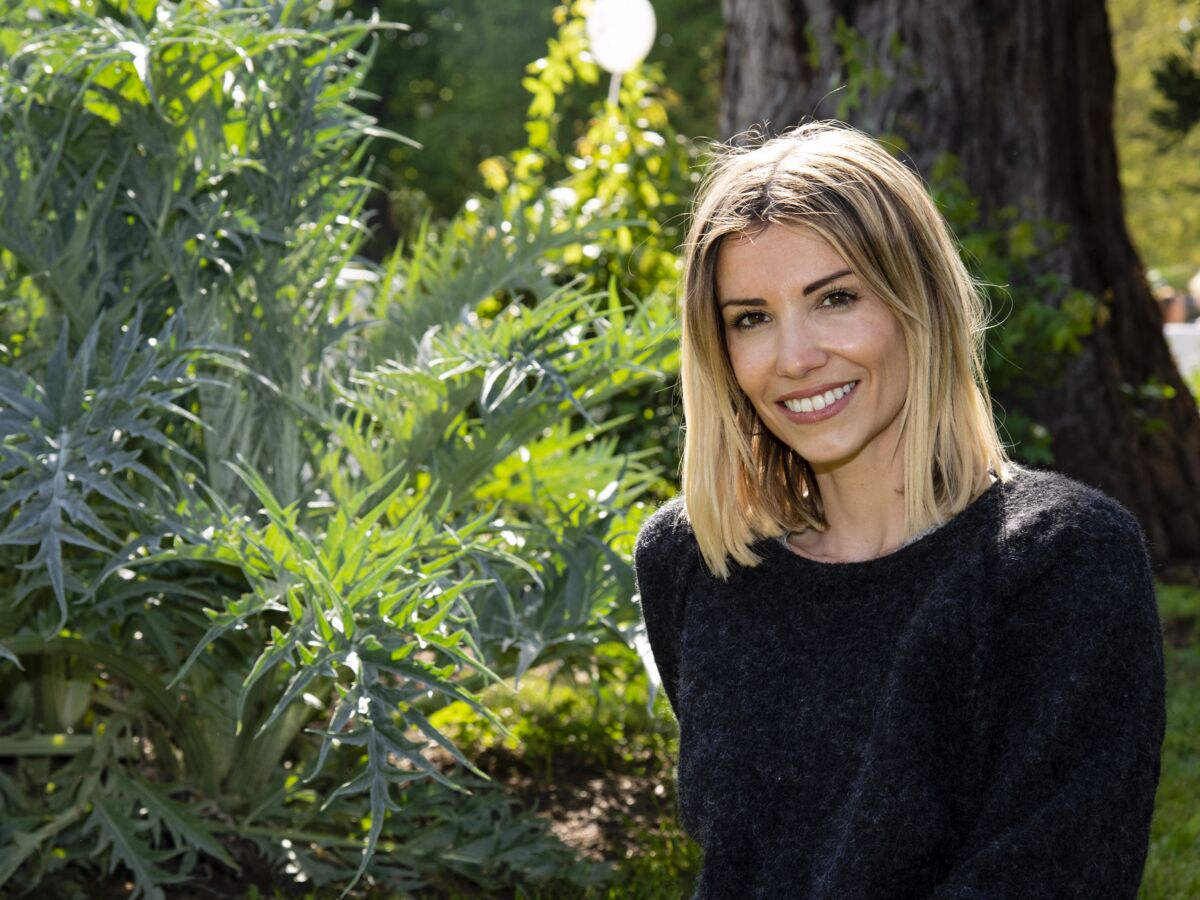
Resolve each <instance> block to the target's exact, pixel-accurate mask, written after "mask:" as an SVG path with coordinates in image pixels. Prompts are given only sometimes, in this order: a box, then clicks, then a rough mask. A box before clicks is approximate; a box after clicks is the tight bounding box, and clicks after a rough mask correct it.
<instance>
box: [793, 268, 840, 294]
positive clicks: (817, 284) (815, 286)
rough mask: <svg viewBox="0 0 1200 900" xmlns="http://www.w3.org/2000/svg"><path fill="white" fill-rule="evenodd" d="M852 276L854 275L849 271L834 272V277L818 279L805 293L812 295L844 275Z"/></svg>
mask: <svg viewBox="0 0 1200 900" xmlns="http://www.w3.org/2000/svg"><path fill="white" fill-rule="evenodd" d="M850 274H852V273H851V272H850V270H849V269H842V270H841V271H840V272H834V273H833V274H832V275H826V276H825V277H824V278H818V279H817V280H816V281H814V282H813V283H812V284H810V285H809V286H808V287H806V288H805V289H804V293H805V294H811V293H812V292H813V291H815V290H817V289H818V288H823V287H825V285H827V284H829V282H831V281H833V280H834V279H837V278H841V277H842V276H843V275H850Z"/></svg>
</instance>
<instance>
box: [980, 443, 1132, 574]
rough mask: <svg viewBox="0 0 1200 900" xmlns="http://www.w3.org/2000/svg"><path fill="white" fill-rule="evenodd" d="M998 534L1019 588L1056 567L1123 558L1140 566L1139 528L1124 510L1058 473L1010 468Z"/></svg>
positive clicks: (1005, 564) (1099, 492)
mask: <svg viewBox="0 0 1200 900" xmlns="http://www.w3.org/2000/svg"><path fill="white" fill-rule="evenodd" d="M1010 469H1011V473H1012V476H1013V477H1012V479H1011V480H1010V481H1009V483H1008V484H1007V485H1006V488H1007V489H1006V491H1005V494H1004V497H1005V500H1004V505H1003V510H1004V511H1003V521H1002V528H1001V534H1000V540H1001V542H1002V544H1003V547H1002V559H1003V565H1002V568H1003V569H1006V570H1007V572H1008V574H1009V575H1010V576H1011V577H1012V578H1013V579H1014V580H1015V581H1017V582H1023V581H1027V580H1028V579H1030V578H1032V577H1036V576H1037V575H1038V574H1040V573H1041V572H1043V571H1045V570H1046V569H1047V568H1050V567H1053V566H1058V565H1063V564H1066V565H1087V564H1088V563H1090V562H1091V561H1094V560H1097V559H1099V558H1101V557H1103V556H1106V555H1107V556H1111V555H1114V554H1116V555H1119V556H1121V557H1123V558H1125V559H1127V560H1130V561H1131V562H1139V563H1140V562H1141V560H1143V559H1144V558H1145V557H1146V555H1147V553H1146V541H1145V534H1144V532H1143V531H1142V528H1141V525H1139V524H1138V521H1137V519H1136V518H1135V517H1134V515H1133V513H1131V512H1130V511H1129V510H1128V509H1127V508H1126V507H1125V505H1124V504H1122V503H1121V502H1120V501H1119V500H1117V499H1115V498H1114V497H1112V496H1110V495H1109V494H1107V493H1105V492H1104V491H1102V490H1100V489H1098V488H1095V487H1092V486H1091V485H1088V484H1084V483H1083V482H1081V481H1078V480H1076V479H1074V478H1071V477H1069V476H1067V475H1063V474H1062V473H1060V472H1052V471H1049V470H1044V469H1035V468H1032V467H1029V466H1024V465H1012V466H1010Z"/></svg>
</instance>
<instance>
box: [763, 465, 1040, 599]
mask: <svg viewBox="0 0 1200 900" xmlns="http://www.w3.org/2000/svg"><path fill="white" fill-rule="evenodd" d="M1006 468H1007V469H1008V472H1009V480H1008V481H1007V482H1005V481H1001V480H1000V479H998V478H997V479H996V480H995V481H994V482H992V483H991V484H990V485H989V486H988V487H987V488H985V489H984V491H983V493H981V494H980V495H979V496H978V497H976V498H975V499H974V500H972V501H971V502H970V503H968V504H967V505H966V506H965V507H963V509H962V510H960V511H959V512H958V513H957V514H956V515H954V516H952V517H951V518H950V519H948V520H946V521H945V522H943V523H942V524H941V525H938V526H937V527H935V528H933V529H932V530H929V531H926V532H924V533H923V534H921V535H918V536H917V537H916V538H915V539H913V540H910V541H908V542H907V543H905V544H902V545H901V546H899V547H897V548H896V549H895V550H893V551H891V552H890V553H885V554H884V555H883V556H876V557H874V558H873V559H864V560H854V561H848V562H830V561H826V560H817V559H812V558H811V557H808V556H801V555H800V554H799V553H796V552H795V551H794V550H792V549H791V548H790V547H788V546H787V545H786V544H785V543H784V542H783V541H782V540H780V538H779V537H778V536H775V537H770V538H765V539H763V540H760V541H759V542H758V546H757V547H756V548H755V549H756V550H757V551H758V552H759V554H760V555H761V556H763V557H764V558H765V557H771V558H775V559H779V560H782V561H783V564H784V565H792V566H796V567H798V568H800V569H802V570H805V571H806V573H808V574H829V575H833V576H835V577H836V576H848V575H860V574H862V575H865V574H872V575H874V574H877V573H878V572H881V571H884V570H886V569H889V568H891V567H892V566H903V565H911V564H912V562H913V561H914V560H919V559H921V558H922V557H924V556H927V555H928V554H930V553H931V552H933V551H934V550H936V549H937V548H938V547H940V546H942V545H943V544H945V543H946V542H948V541H953V540H954V539H955V537H956V536H958V535H960V534H961V533H962V532H963V531H964V530H966V529H967V528H968V527H969V526H970V525H971V523H972V522H973V521H975V520H976V519H978V518H979V517H980V516H982V515H984V514H985V512H986V510H987V508H988V507H989V506H990V505H991V503H992V500H993V498H995V497H998V496H999V495H1000V493H1001V492H1002V491H1003V489H1004V487H1005V485H1006V484H1011V483H1012V482H1013V480H1014V479H1016V478H1020V477H1021V473H1022V469H1021V467H1020V466H1018V465H1016V464H1015V463H1012V462H1009V463H1007V465H1006Z"/></svg>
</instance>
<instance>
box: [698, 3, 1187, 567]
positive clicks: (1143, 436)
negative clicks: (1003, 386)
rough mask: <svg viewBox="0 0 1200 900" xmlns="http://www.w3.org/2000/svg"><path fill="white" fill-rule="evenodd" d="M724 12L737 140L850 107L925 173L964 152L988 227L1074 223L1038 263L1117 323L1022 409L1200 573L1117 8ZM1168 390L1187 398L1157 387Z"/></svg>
mask: <svg viewBox="0 0 1200 900" xmlns="http://www.w3.org/2000/svg"><path fill="white" fill-rule="evenodd" d="M723 11H724V15H725V22H726V45H725V71H724V85H723V87H724V91H723V96H722V105H721V129H722V131H723V133H724V134H725V136H726V137H729V136H733V135H735V134H737V133H738V132H740V131H742V130H744V129H746V128H748V127H750V126H752V125H754V124H757V123H763V122H766V123H769V125H768V127H769V128H770V129H771V130H773V131H777V130H780V129H781V128H782V127H784V126H786V125H790V124H795V123H798V122H800V121H803V120H805V119H808V118H832V117H834V115H835V111H837V110H838V104H839V103H841V104H843V109H842V111H843V113H848V114H847V115H846V118H847V119H848V120H849V121H850V122H851V123H852V124H854V125H857V126H858V127H860V128H863V129H864V130H866V131H868V132H871V133H873V134H876V135H879V134H890V135H895V136H897V137H899V138H901V139H902V140H903V141H904V142H905V146H906V150H907V153H908V156H909V157H910V159H911V160H912V162H913V163H914V164H915V165H916V166H917V168H918V170H920V171H921V172H923V173H928V172H929V170H930V164H931V162H932V160H933V159H934V158H935V157H936V156H937V155H938V154H939V153H941V152H944V151H949V152H951V153H954V154H955V155H957V156H958V157H959V158H960V159H961V161H962V164H963V175H964V177H965V179H966V182H967V184H968V186H969V187H970V189H971V191H972V192H973V193H974V194H975V196H976V197H977V198H978V203H979V207H980V212H981V214H982V216H983V217H984V219H985V220H986V217H987V216H988V215H989V214H991V213H993V212H994V211H996V210H998V209H1000V208H1002V207H1005V206H1014V205H1015V206H1016V207H1017V208H1018V210H1019V211H1020V212H1021V214H1022V216H1023V217H1028V218H1030V219H1049V220H1052V221H1054V222H1059V223H1062V224H1064V225H1066V226H1067V227H1068V233H1067V238H1066V240H1065V242H1064V243H1063V244H1062V245H1060V246H1059V247H1057V248H1056V249H1054V250H1053V251H1051V252H1048V253H1046V254H1045V255H1044V256H1043V257H1042V258H1041V259H1040V260H1039V263H1038V265H1039V266H1040V267H1041V271H1042V272H1053V273H1056V274H1058V275H1059V276H1060V277H1062V278H1064V279H1066V281H1067V282H1068V283H1069V284H1071V285H1073V286H1075V287H1078V288H1082V289H1083V290H1086V291H1088V292H1089V293H1091V294H1092V295H1093V296H1095V297H1096V298H1098V299H1099V300H1100V301H1101V303H1102V304H1103V307H1104V310H1105V313H1104V314H1102V315H1101V316H1100V317H1099V320H1098V324H1097V327H1096V328H1095V330H1094V332H1093V333H1092V334H1091V335H1090V336H1089V337H1088V338H1087V339H1086V340H1085V342H1084V349H1083V352H1082V353H1081V354H1080V355H1079V356H1077V357H1075V358H1073V359H1072V360H1071V361H1070V362H1069V364H1068V367H1067V370H1066V373H1065V374H1064V376H1063V378H1062V380H1061V383H1059V384H1056V385H1047V386H1045V388H1043V389H1041V391H1040V393H1039V396H1038V397H1037V399H1036V401H1035V402H1034V405H1033V408H1029V409H1023V410H1022V412H1025V413H1026V414H1028V415H1031V416H1032V417H1033V418H1035V419H1036V420H1037V421H1039V422H1041V423H1042V424H1043V425H1045V426H1046V427H1047V428H1048V429H1049V431H1050V433H1051V434H1052V435H1053V443H1052V446H1051V449H1052V451H1053V453H1054V456H1055V462H1054V467H1055V468H1057V469H1059V470H1061V471H1063V472H1065V473H1066V474H1068V475H1071V476H1073V477H1076V478H1078V479H1080V480H1082V481H1084V482H1087V483H1090V484H1093V485H1095V486H1097V487H1099V488H1101V489H1103V490H1104V491H1106V492H1108V493H1109V494H1111V495H1113V496H1115V497H1116V498H1118V499H1119V500H1121V501H1122V502H1123V503H1125V505H1126V506H1128V507H1129V508H1130V509H1131V510H1132V511H1133V512H1134V514H1135V515H1136V516H1137V517H1138V519H1139V520H1140V521H1141V523H1142V525H1143V527H1144V528H1145V530H1146V533H1147V536H1148V538H1149V541H1150V546H1151V551H1152V553H1153V555H1154V557H1155V559H1156V560H1157V561H1158V562H1160V563H1164V562H1170V563H1178V562H1185V563H1192V564H1195V563H1196V562H1198V561H1200V415H1197V410H1196V403H1195V401H1194V400H1193V399H1192V397H1191V395H1190V393H1189V392H1188V389H1187V387H1186V386H1185V385H1184V384H1183V382H1182V380H1181V378H1180V376H1179V373H1178V371H1177V369H1176V367H1175V365H1174V362H1173V361H1172V359H1171V356H1170V353H1169V351H1168V349H1167V345H1166V341H1165V339H1164V338H1163V332H1162V318H1161V314H1160V312H1159V310H1158V306H1157V304H1156V303H1155V301H1154V299H1153V297H1152V296H1151V294H1150V289H1149V287H1148V285H1147V283H1146V279H1145V277H1144V275H1143V269H1142V266H1141V263H1140V261H1139V259H1138V256H1137V253H1136V251H1135V250H1134V248H1133V244H1132V242H1131V241H1130V239H1129V235H1128V233H1127V232H1126V229H1125V219H1124V212H1123V204H1122V199H1121V187H1120V183H1119V181H1118V177H1117V156H1116V147H1115V142H1114V138H1113V128H1112V116H1113V83H1114V79H1115V68H1114V65H1113V57H1112V49H1111V36H1110V33H1109V27H1108V18H1107V14H1106V12H1105V8H1104V2H1103V0H1055V2H1052V3H1047V2H1045V0H945V2H939V3H933V2H928V0H924V2H923V0H840V2H839V0H723ZM839 18H841V19H842V20H843V21H844V22H845V24H847V25H849V26H850V27H851V28H853V29H854V31H855V32H856V33H857V39H856V40H857V41H860V43H854V44H853V46H851V47H850V52H851V55H854V56H857V57H858V58H859V59H860V60H863V61H865V62H866V64H867V66H868V67H873V68H874V70H875V72H876V74H877V75H879V76H880V77H881V80H882V82H883V83H882V85H881V86H880V87H879V88H878V89H877V90H875V91H874V92H871V91H868V90H862V91H860V94H861V96H860V97H859V98H858V99H859V102H858V103H857V105H855V104H854V91H853V90H852V89H853V88H854V87H855V86H856V85H857V86H862V84H863V83H864V82H863V79H862V78H861V77H854V76H851V77H850V78H849V79H848V78H847V74H846V73H847V72H848V71H850V69H849V67H848V66H847V65H846V64H845V52H844V51H845V50H846V49H847V46H848V45H847V43H846V38H845V35H846V34H847V33H848V32H846V31H844V30H843V31H842V39H841V46H840V47H839V45H838V41H837V40H836V39H835V33H836V26H835V23H836V22H837V20H838V19H839ZM839 49H840V50H841V51H843V52H841V53H839V52H838V51H839ZM814 50H815V53H814ZM846 84H849V86H850V89H845V88H843V89H841V90H839V89H838V88H839V86H842V85H846ZM1050 299H1051V300H1052V302H1053V299H1054V298H1050ZM1152 381H1157V382H1158V383H1159V384H1161V385H1166V386H1169V387H1171V388H1173V389H1174V391H1175V396H1174V398H1173V399H1155V398H1154V397H1153V396H1152V394H1153V393H1154V392H1153V391H1142V392H1139V388H1141V387H1142V386H1143V385H1147V384H1148V383H1152Z"/></svg>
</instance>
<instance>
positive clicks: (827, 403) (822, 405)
mask: <svg viewBox="0 0 1200 900" xmlns="http://www.w3.org/2000/svg"><path fill="white" fill-rule="evenodd" d="M856 387H858V382H857V381H848V382H846V383H845V384H843V385H840V386H838V387H835V388H832V389H830V390H827V391H825V392H824V393H821V394H813V395H810V396H808V397H803V398H793V399H788V400H780V401H778V402H777V403H776V406H778V407H779V408H780V410H782V411H783V413H784V414H785V415H786V416H787V417H788V418H789V419H791V420H792V421H793V422H798V423H801V424H804V423H808V422H819V421H821V420H822V419H828V418H829V417H830V416H836V415H837V414H838V413H839V412H841V410H842V409H843V408H844V407H845V406H846V405H847V404H848V403H849V402H850V397H851V396H852V395H853V393H854V389H855V388H856Z"/></svg>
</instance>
